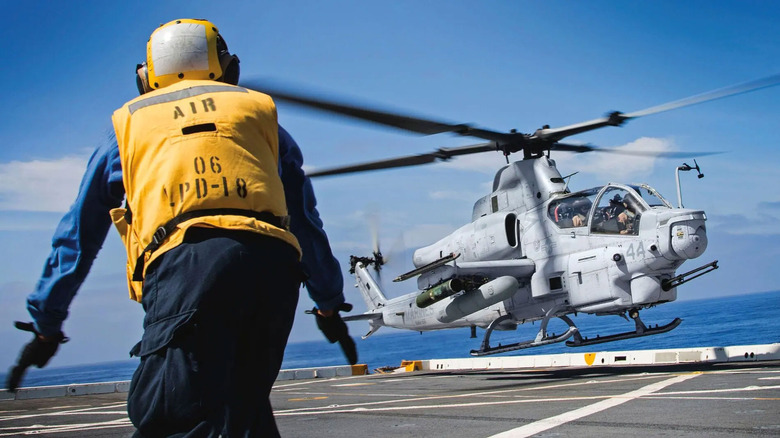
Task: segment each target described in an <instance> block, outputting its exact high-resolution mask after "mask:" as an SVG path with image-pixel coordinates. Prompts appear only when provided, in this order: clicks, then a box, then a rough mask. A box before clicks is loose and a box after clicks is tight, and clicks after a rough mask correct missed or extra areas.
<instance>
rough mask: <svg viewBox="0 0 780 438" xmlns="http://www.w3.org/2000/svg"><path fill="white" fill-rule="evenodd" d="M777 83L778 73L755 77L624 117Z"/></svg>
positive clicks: (779, 76) (639, 115)
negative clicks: (754, 78) (759, 77)
mask: <svg viewBox="0 0 780 438" xmlns="http://www.w3.org/2000/svg"><path fill="white" fill-rule="evenodd" d="M778 84H780V74H776V75H772V76H767V77H765V78H761V79H756V80H754V81H749V82H743V83H741V84H735V85H731V86H729V87H724V88H719V89H717V90H712V91H708V92H706V93H701V94H697V95H695V96H691V97H686V98H685V99H680V100H675V101H673V102H669V103H664V104H662V105H656V106H653V107H650V108H647V109H643V110H639V111H634V112H633V113H628V114H625V115H624V117H627V118H632V119H633V118H635V117H642V116H648V115H650V114H657V113H661V112H664V111H670V110H673V109H677V108H682V107H685V106H691V105H696V104H697V103H702V102H709V101H711V100H716V99H722V98H724V97H729V96H734V95H737V94H744V93H749V92H751V91H756V90H760V89H762V88H768V87H773V86H775V85H778Z"/></svg>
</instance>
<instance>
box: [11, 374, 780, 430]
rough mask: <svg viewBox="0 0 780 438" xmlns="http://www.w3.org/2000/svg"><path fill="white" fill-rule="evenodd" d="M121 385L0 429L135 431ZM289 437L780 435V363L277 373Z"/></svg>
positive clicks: (43, 404)
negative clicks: (306, 375)
mask: <svg viewBox="0 0 780 438" xmlns="http://www.w3.org/2000/svg"><path fill="white" fill-rule="evenodd" d="M125 397H126V394H124V393H115V394H102V395H84V396H74V397H57V398H46V399H37V400H13V401H0V436H18V435H20V434H25V433H29V434H35V435H37V436H57V437H90V436H108V437H119V436H122V437H127V436H130V435H131V434H132V433H133V428H132V426H131V425H130V424H129V421H128V420H127V416H126V413H125ZM271 399H272V403H273V405H274V409H275V412H276V418H277V422H278V424H279V429H280V431H281V433H282V436H285V437H327V436H334V437H339V438H342V437H344V438H346V437H361V438H371V437H420V436H423V437H447V438H457V437H469V438H472V437H490V436H494V435H497V434H501V433H505V432H506V433H505V434H503V435H500V436H513V437H521V436H549V437H552V436H576V437H578V438H583V437H621V438H625V437H627V436H628V437H632V438H633V437H657V436H672V437H739V436H766V437H769V436H772V437H777V436H780V361H768V362H756V363H731V364H694V365H675V366H645V367H621V368H615V367H611V368H596V367H589V368H574V369H564V370H562V369H555V370H553V369H549V370H545V369H534V370H501V371H459V372H453V371H417V372H411V373H403V374H372V375H368V376H355V377H340V378H334V379H324V378H320V379H309V380H297V381H280V382H277V385H276V386H275V387H274V391H273V393H272V396H271Z"/></svg>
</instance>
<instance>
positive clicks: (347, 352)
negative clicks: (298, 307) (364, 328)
mask: <svg viewBox="0 0 780 438" xmlns="http://www.w3.org/2000/svg"><path fill="white" fill-rule="evenodd" d="M350 310H352V304H349V303H344V304H342V305H341V306H339V307H338V308H337V309H335V310H320V309H318V308H316V307H315V308H313V309H311V310H307V311H306V313H309V314H312V315H314V317H315V318H316V320H317V328H319V329H320V331H321V332H322V333H323V334H324V335H325V338H327V339H328V342H330V343H331V344H333V343H335V342H338V343H339V345H340V346H341V350H342V351H343V352H344V356H346V357H347V361H348V362H349V364H350V365H355V364H356V363H357V360H358V356H357V347H356V346H355V341H353V340H352V338H351V337H350V336H349V329H347V324H345V323H344V320H342V319H341V315H339V311H343V312H349V311H350Z"/></svg>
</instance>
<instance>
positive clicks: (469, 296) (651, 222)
mask: <svg viewBox="0 0 780 438" xmlns="http://www.w3.org/2000/svg"><path fill="white" fill-rule="evenodd" d="M629 204H630V205H629ZM705 220H706V217H705V215H704V213H703V212H702V211H698V210H690V209H675V208H672V207H671V205H670V204H669V203H668V202H667V201H666V200H664V199H663V198H662V197H661V196H660V195H658V194H657V193H656V192H655V191H654V190H653V189H652V188H651V187H649V186H647V185H635V186H634V185H632V186H629V185H625V184H618V183H609V184H607V185H605V186H602V187H597V188H594V189H589V190H584V191H581V192H576V193H569V192H568V191H567V189H566V183H565V181H564V180H563V178H561V175H560V173H559V172H558V170H557V169H556V167H555V163H554V161H552V160H550V159H548V158H546V157H541V158H536V159H532V160H523V161H517V162H514V163H511V164H509V165H507V166H505V167H504V168H502V169H501V170H499V171H498V173H497V174H496V177H495V179H494V183H493V191H492V193H491V194H490V195H487V196H485V197H483V198H481V199H480V200H478V201H477V202H476V203H475V205H474V210H473V216H472V222H470V223H469V224H466V225H464V226H463V227H461V228H459V229H457V230H456V231H454V232H453V233H451V234H450V235H448V236H446V237H444V238H443V239H441V240H439V241H437V242H436V243H433V244H432V245H429V246H426V247H423V248H420V249H418V250H416V251H415V252H414V256H413V262H414V265H415V266H416V267H417V268H423V269H426V268H424V267H425V266H430V265H435V264H436V261H437V260H441V259H442V258H443V257H446V256H448V255H450V254H454V255H457V257H456V258H455V259H454V260H452V261H449V262H447V263H444V264H442V265H440V266H435V267H432V268H430V269H427V270H425V271H424V272H422V273H421V274H420V275H419V276H418V277H417V288H418V289H419V290H418V291H416V292H412V293H410V294H408V295H404V296H401V297H397V298H394V299H391V300H387V301H386V302H384V303H383V304H382V305H381V307H379V308H375V309H374V308H373V307H372V306H371V305H370V306H369V308H370V310H369V311H370V312H381V313H382V322H383V323H382V324H381V325H387V326H391V327H396V328H404V329H412V330H419V331H424V330H437V329H444V328H452V327H459V326H480V327H486V326H487V325H488V324H490V323H491V322H492V321H494V320H496V319H497V318H498V317H502V316H504V315H509V316H510V317H509V318H506V319H504V320H502V321H503V323H502V325H501V326H499V327H497V328H498V329H513V328H514V327H516V325H517V324H519V323H523V322H526V321H534V320H538V319H542V318H543V317H545V315H547V314H548V313H549V312H554V314H556V315H565V314H568V313H573V312H585V313H596V314H621V313H623V312H626V311H627V310H630V309H640V308H644V307H649V306H652V305H655V304H658V303H663V302H668V301H673V300H675V299H676V297H677V292H676V288H674V287H671V288H664V287H662V283H663V282H664V280H668V279H670V278H671V277H673V276H674V275H675V270H676V269H677V268H679V266H680V265H681V264H682V263H683V262H684V261H685V260H687V259H691V258H696V257H698V256H699V255H701V254H702V253H703V251H704V250H705V249H706V245H707V239H706V231H705V227H704V222H705ZM358 273H359V274H361V273H362V274H363V275H364V276H370V274H368V272H367V271H366V270H365V269H363V270H362V271H360V270H359V272H358ZM453 278H465V279H470V280H471V281H473V282H475V286H474V287H473V288H470V289H467V290H464V291H460V292H459V293H457V294H454V295H452V296H449V297H446V298H444V299H441V300H440V301H437V302H434V303H433V304H431V305H429V306H427V307H424V308H420V307H419V306H417V305H416V304H415V297H416V296H417V295H418V294H420V293H421V291H426V290H430V289H431V288H432V287H436V286H437V285H440V284H442V283H443V282H445V281H447V280H449V279H453ZM358 280H359V281H358V287H360V286H361V280H360V278H359V279H358ZM373 287H376V288H377V289H378V287H379V286H378V285H376V284H374V285H373ZM364 295H365V293H364ZM367 304H368V299H367ZM374 305H375V304H374ZM374 324H376V322H375V323H374Z"/></svg>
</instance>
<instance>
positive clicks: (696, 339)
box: [0, 291, 780, 386]
mask: <svg viewBox="0 0 780 438" xmlns="http://www.w3.org/2000/svg"><path fill="white" fill-rule="evenodd" d="M778 315H780V291H774V292H763V293H755V294H749V295H738V296H729V297H721V298H712V299H704V300H695V301H677V302H673V303H668V304H664V305H662V306H659V307H656V308H652V309H646V310H643V311H642V312H641V318H642V321H644V323H645V324H646V325H647V326H654V325H656V324H658V325H663V324H666V323H668V322H671V321H672V320H673V319H674V318H675V317H680V318H682V319H683V322H682V324H680V326H679V327H677V328H676V329H674V330H672V331H671V332H669V333H664V334H659V335H654V336H647V337H644V338H635V339H628V340H623V341H616V342H610V343H605V344H598V345H592V346H588V347H576V348H571V347H566V345H565V344H564V343H558V344H551V345H545V346H542V347H537V348H530V349H525V350H517V351H513V352H508V353H503V354H502V355H504V356H507V355H509V356H512V355H515V356H516V355H538V354H558V353H574V352H582V353H585V352H589V351H594V352H596V351H622V350H647V349H665V348H686V347H700V346H707V347H712V346H715V347H723V346H730V345H751V344H770V343H776V342H780V318H779V317H778ZM573 320H574V322H575V324H577V326H578V327H579V328H580V331H581V333H582V334H583V336H587V337H590V338H592V337H595V336H596V335H597V334H598V335H608V334H613V333H618V332H626V331H633V330H634V323H633V321H631V322H629V321H625V320H624V319H622V318H620V317H618V316H600V317H596V316H592V315H579V316H577V317H575V318H573ZM349 327H350V332H351V334H352V335H353V337H354V338H355V342H356V343H357V347H358V354H359V363H364V364H367V365H368V369H369V371H371V372H373V370H375V369H377V368H381V367H388V366H391V367H393V366H399V365H400V364H401V361H402V360H420V359H444V358H458V357H470V355H469V352H470V351H471V350H472V349H477V348H479V346H480V343H481V342H482V336H483V334H484V330H482V329H478V330H477V338H476V339H471V338H470V330H469V329H468V328H461V329H452V330H440V331H433V332H424V333H419V332H409V331H402V330H396V329H388V328H382V329H380V330H379V331H378V332H377V333H376V334H374V335H372V336H370V337H369V338H367V339H365V340H362V339H360V335H362V334H364V333H365V332H366V331H367V330H368V324H366V323H361V322H353V323H350V325H349ZM565 328H566V325H565V324H564V323H563V322H561V321H559V320H554V321H551V322H550V324H549V325H548V331H551V332H556V333H562V332H563V331H564V330H565ZM538 329H539V324H538V323H536V324H530V323H529V324H525V325H522V326H520V327H518V329H517V330H515V331H510V332H498V331H495V332H493V334H492V335H491V344H492V345H494V346H495V345H497V344H498V343H499V342H500V343H503V344H509V343H513V342H518V341H524V340H528V339H531V338H533V337H534V336H535V335H536V332H537V330H538ZM344 364H346V360H345V359H344V356H343V355H342V353H341V350H340V349H339V347H338V346H337V345H332V344H328V343H327V341H325V340H324V338H323V340H322V341H310V342H298V343H291V344H289V345H288V346H287V351H286V354H285V357H284V362H283V364H282V368H284V369H289V368H308V367H317V366H330V365H344ZM137 365H138V361H137V360H123V361H116V362H104V363H95V364H86V365H75V366H67V367H56V368H44V369H37V368H33V369H30V370H29V371H28V373H27V375H26V376H25V380H24V382H23V386H45V385H65V384H72V383H93V382H111V381H121V380H130V378H131V377H132V375H133V371H134V370H135V368H136V366H137ZM5 378H6V375H5V373H0V379H1V380H0V381H2V382H5Z"/></svg>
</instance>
